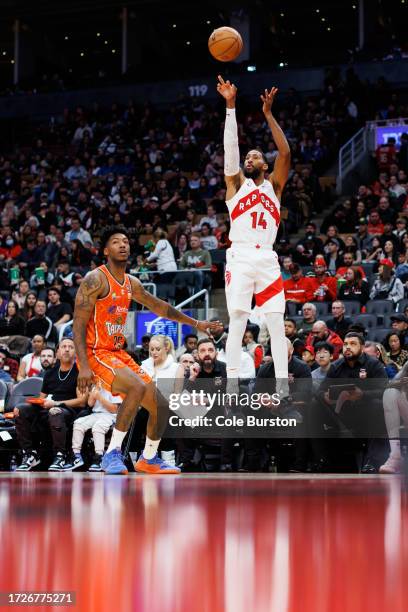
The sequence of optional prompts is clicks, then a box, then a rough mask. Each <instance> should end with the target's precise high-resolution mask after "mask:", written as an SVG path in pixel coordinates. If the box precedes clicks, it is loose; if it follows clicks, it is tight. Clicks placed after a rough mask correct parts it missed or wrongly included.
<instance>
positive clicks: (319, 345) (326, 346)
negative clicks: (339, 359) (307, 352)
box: [314, 342, 334, 355]
mask: <svg viewBox="0 0 408 612" xmlns="http://www.w3.org/2000/svg"><path fill="white" fill-rule="evenodd" d="M314 350H315V354H316V353H317V351H329V353H330V355H333V353H334V346H333V345H332V344H330V342H316V344H315V345H314Z"/></svg>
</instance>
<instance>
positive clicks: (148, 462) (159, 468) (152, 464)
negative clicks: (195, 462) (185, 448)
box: [134, 454, 181, 474]
mask: <svg viewBox="0 0 408 612" xmlns="http://www.w3.org/2000/svg"><path fill="white" fill-rule="evenodd" d="M134 465H135V470H136V472H143V473H144V474H180V472H181V470H180V468H178V467H175V466H172V465H169V464H168V463H166V462H165V461H163V459H160V457H159V456H158V455H157V454H156V455H155V456H154V457H153V458H152V459H145V458H144V457H143V454H142V455H141V456H140V458H139V461H136V463H135V464H134Z"/></svg>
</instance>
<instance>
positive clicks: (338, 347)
mask: <svg viewBox="0 0 408 612" xmlns="http://www.w3.org/2000/svg"><path fill="white" fill-rule="evenodd" d="M318 342H329V343H330V344H331V345H332V346H333V359H334V360H336V359H338V357H339V355H340V353H341V351H342V348H343V340H342V339H341V338H340V336H339V335H337V334H336V333H335V332H333V331H331V330H330V329H329V328H328V327H327V325H326V323H325V322H324V321H316V323H314V324H313V327H312V331H311V332H310V334H309V335H308V337H307V338H306V345H309V346H312V347H313V348H314V347H315V345H316V344H317V343H318Z"/></svg>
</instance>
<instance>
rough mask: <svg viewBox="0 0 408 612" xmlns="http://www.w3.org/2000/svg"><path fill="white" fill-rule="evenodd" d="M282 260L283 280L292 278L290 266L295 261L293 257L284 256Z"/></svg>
mask: <svg viewBox="0 0 408 612" xmlns="http://www.w3.org/2000/svg"><path fill="white" fill-rule="evenodd" d="M281 261H282V264H281V276H282V280H283V281H286V280H288V279H289V278H292V275H291V273H290V266H291V265H292V263H293V261H292V258H291V257H282V258H281Z"/></svg>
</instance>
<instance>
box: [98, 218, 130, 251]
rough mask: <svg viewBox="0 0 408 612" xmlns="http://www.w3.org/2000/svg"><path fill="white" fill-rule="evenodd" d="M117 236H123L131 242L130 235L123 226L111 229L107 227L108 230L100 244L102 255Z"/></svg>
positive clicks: (103, 234) (113, 226)
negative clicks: (113, 237) (110, 241)
mask: <svg viewBox="0 0 408 612" xmlns="http://www.w3.org/2000/svg"><path fill="white" fill-rule="evenodd" d="M115 234H123V235H124V236H126V238H127V239H128V240H129V234H128V232H127V229H126V228H125V227H124V226H123V225H111V226H110V227H107V228H106V230H105V231H104V232H103V233H102V236H101V244H100V251H101V253H103V251H104V250H105V248H106V245H107V244H108V242H109V240H110V239H111V238H112V236H114V235H115Z"/></svg>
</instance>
